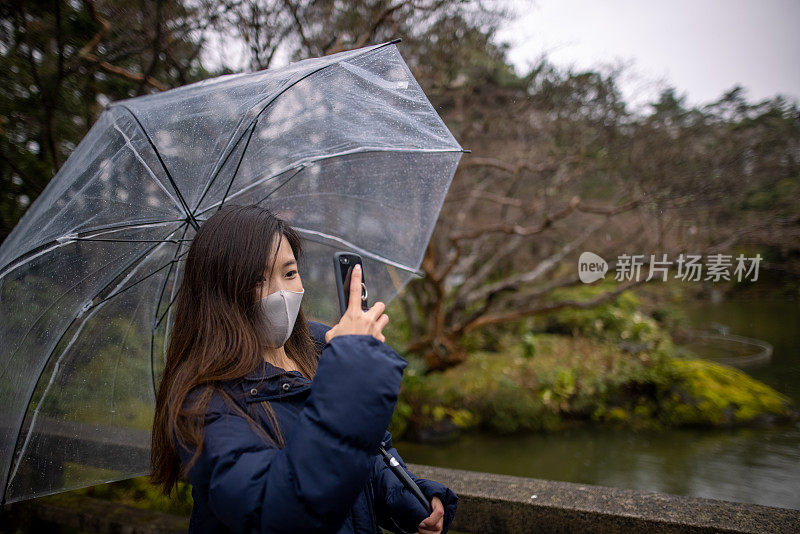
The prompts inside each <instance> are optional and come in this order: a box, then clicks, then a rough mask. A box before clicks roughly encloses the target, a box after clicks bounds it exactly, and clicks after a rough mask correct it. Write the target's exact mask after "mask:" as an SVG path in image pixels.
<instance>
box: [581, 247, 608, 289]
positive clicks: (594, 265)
mask: <svg viewBox="0 0 800 534" xmlns="http://www.w3.org/2000/svg"><path fill="white" fill-rule="evenodd" d="M607 272H608V263H606V260H604V259H603V258H601V257H600V256H598V255H597V254H595V253H594V252H583V253H582V254H581V256H580V258H578V278H580V279H581V282H583V283H584V284H591V283H592V282H594V281H596V280H600V279H601V278H604V277H605V274H606V273H607Z"/></svg>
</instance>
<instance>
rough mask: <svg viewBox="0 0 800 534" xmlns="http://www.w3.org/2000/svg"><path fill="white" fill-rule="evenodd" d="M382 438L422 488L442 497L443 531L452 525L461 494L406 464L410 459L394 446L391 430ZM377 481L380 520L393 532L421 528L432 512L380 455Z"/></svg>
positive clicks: (375, 467) (428, 494) (375, 473)
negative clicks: (429, 478)
mask: <svg viewBox="0 0 800 534" xmlns="http://www.w3.org/2000/svg"><path fill="white" fill-rule="evenodd" d="M382 442H383V443H384V445H383V447H384V448H385V449H386V451H387V452H388V453H389V454H391V455H392V456H394V457H395V458H396V459H397V461H398V462H399V463H400V465H401V466H403V469H405V470H406V472H407V473H408V474H409V475H410V476H411V478H412V480H414V482H416V483H417V486H419V489H420V490H421V491H422V493H423V494H424V495H425V497H427V498H428V501H431V500H432V499H433V497H439V499H440V500H441V501H442V505H443V506H444V518H443V521H442V534H444V533H446V532H447V531H448V530H449V529H450V524H451V523H452V522H453V518H454V517H455V515H456V508H457V507H458V496H457V495H456V494H455V493H454V492H453V491H452V490H451V489H450V488H448V487H447V486H445V485H444V484H440V483H439V482H435V481H433V480H428V479H425V478H417V477H416V476H415V475H414V474H413V473H412V472H411V471H409V470H408V468H407V467H406V463H405V462H404V461H403V459H402V458H401V457H400V454H399V453H398V452H397V449H395V448H394V447H392V435H391V433H389V431H388V430H387V431H386V432H385V433H384V437H383V440H382ZM373 484H374V487H375V490H376V498H375V501H376V502H375V512H376V514H377V516H378V524H379V525H380V526H381V527H383V528H386V529H388V530H390V531H392V532H399V533H401V534H402V533H404V532H417V528H418V526H419V524H420V522H421V521H422V520H423V519H425V518H426V517H428V512H427V511H426V510H425V508H423V507H422V504H420V502H419V501H418V500H417V498H416V497H415V496H414V494H413V493H411V492H410V491H408V490H407V489H406V487H405V486H404V485H403V483H402V482H400V480H399V479H398V478H397V476H396V475H395V474H394V473H393V472H392V470H391V469H390V468H389V466H387V465H386V463H385V462H384V460H383V457H382V456H380V455H378V456H377V457H376V458H375V460H374V464H373Z"/></svg>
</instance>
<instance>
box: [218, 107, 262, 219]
mask: <svg viewBox="0 0 800 534" xmlns="http://www.w3.org/2000/svg"><path fill="white" fill-rule="evenodd" d="M257 121H258V119H256V120H255V121H253V124H252V126H251V127H250V134H249V135H248V136H247V141H245V143H244V148H242V155H241V156H239V161H238V162H237V163H236V169H234V171H233V172H232V173H231V180H230V181H229V182H228V187H227V188H226V189H225V194H223V195H222V202H220V204H219V208H217V211H219V210H221V209H222V206H223V205H224V204H225V197H227V196H228V193H230V191H231V186H232V185H233V181H234V180H235V179H236V174H237V173H238V172H239V167H241V166H242V160H244V154H245V152H247V147H248V146H250V140H251V139H252V138H253V132H255V131H256V123H257ZM237 144H238V143H237Z"/></svg>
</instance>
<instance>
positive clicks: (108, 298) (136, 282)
mask: <svg viewBox="0 0 800 534" xmlns="http://www.w3.org/2000/svg"><path fill="white" fill-rule="evenodd" d="M177 261H178V260H170V261H169V262H167V263H165V264H164V265H162V266H161V267H159V268H158V269H156V270H155V271H152V272H150V273H149V274H148V275H147V276H144V277H142V278H140V279H139V280H137V281H135V282H134V283H132V284H131V285H129V286H127V287H123V288H122V289H120V290H119V291H117V292H116V293H111V294H109V295H108V296H107V297H105V298H104V299H103V300H101V301H99V302H97V303H96V304H92V305H91V306H90V308H94V307H96V306H99V305H100V304H102V303H104V302H106V301H107V300H111V299H112V298H114V297H116V296H117V295H120V294H122V293H124V292H125V291H127V290H129V289H131V288H132V287H134V286H136V285H138V284H140V283H141V282H144V281H145V280H147V279H148V278H150V277H151V276H153V275H155V274H157V273H158V272H159V271H161V270H163V269H164V268H165V267H167V266H169V265H172V264H173V263H176V262H177Z"/></svg>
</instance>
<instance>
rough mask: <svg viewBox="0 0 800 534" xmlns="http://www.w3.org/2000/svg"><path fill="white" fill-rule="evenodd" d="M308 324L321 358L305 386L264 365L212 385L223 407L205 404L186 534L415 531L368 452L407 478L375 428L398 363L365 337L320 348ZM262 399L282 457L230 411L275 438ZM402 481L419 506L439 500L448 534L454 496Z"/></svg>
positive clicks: (392, 396)
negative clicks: (416, 490) (423, 500)
mask: <svg viewBox="0 0 800 534" xmlns="http://www.w3.org/2000/svg"><path fill="white" fill-rule="evenodd" d="M308 324H309V329H310V330H311V333H312V337H313V338H314V341H315V343H316V344H317V347H318V348H320V349H321V356H320V360H319V364H318V367H317V372H316V375H315V376H314V378H313V380H309V379H307V378H305V377H303V376H302V375H301V374H300V373H299V372H298V371H285V370H284V369H281V368H279V367H276V366H274V365H271V364H270V363H268V362H264V364H263V367H262V368H261V369H259V370H257V371H256V372H253V373H250V374H248V375H246V376H245V377H243V378H241V379H238V380H233V381H228V382H224V383H222V384H220V385H221V386H222V390H223V391H224V393H225V394H226V395H227V396H228V398H229V400H228V401H226V399H225V398H224V397H223V396H222V395H220V394H218V393H215V394H214V396H213V397H212V399H211V401H210V403H209V406H208V410H207V412H206V418H205V428H204V437H203V448H202V452H201V455H200V457H199V459H198V460H197V462H196V463H195V465H194V466H193V467H192V469H191V470H190V472H189V473H188V479H189V482H190V483H191V484H192V496H193V498H194V508H193V509H192V516H191V519H190V523H189V531H190V532H193V533H200V532H203V533H205V532H237V533H240V532H241V533H244V532H247V533H251V532H252V533H254V532H259V533H279V532H281V533H284V532H298V533H304V534H306V533H307V534H313V533H322V532H326V533H335V534H346V533H347V534H351V533H352V534H375V533H380V532H382V530H380V528H379V527H382V528H386V529H388V530H390V531H392V532H403V531H407V532H416V531H417V526H418V525H419V523H420V522H421V521H422V520H423V519H425V518H426V517H427V516H428V513H427V512H426V510H425V509H424V508H423V507H422V505H421V504H420V503H419V501H417V499H416V498H415V497H414V495H413V494H411V492H409V491H408V490H406V489H405V487H404V486H403V485H402V483H401V482H400V481H399V480H398V479H397V477H396V476H395V474H394V473H392V471H391V470H390V469H389V468H388V467H387V466H386V464H385V463H384V461H383V458H382V457H381V456H380V454H379V452H378V447H379V446H380V445H381V444H383V446H384V448H386V450H387V451H389V453H390V454H392V455H393V456H394V457H395V458H397V460H398V461H399V462H400V464H401V465H402V466H403V468H406V465H405V462H403V459H402V458H401V457H400V455H399V454H398V453H397V450H396V449H394V448H393V447H392V436H391V434H390V433H389V432H388V431H387V430H386V428H387V427H388V425H389V422H390V421H391V417H392V412H393V411H394V407H395V403H396V402H397V395H398V393H399V389H400V381H401V379H402V376H403V369H404V368H405V367H406V366H407V365H408V362H407V361H406V360H405V359H403V358H402V357H401V356H400V355H399V354H397V352H395V351H394V350H393V349H392V348H391V347H389V346H388V345H386V344H385V343H382V342H380V341H378V340H377V339H375V338H374V337H372V336H370V335H353V334H350V335H342V336H337V337H334V338H333V339H331V341H330V343H326V342H325V332H326V331H327V330H328V329H329V328H330V327H328V326H326V325H323V324H321V323H316V322H313V321H309V322H308ZM190 400H191V396H190V398H189V399H188V400H187V402H189V401H190ZM264 400H268V401H270V404H271V406H272V409H273V411H274V412H275V416H276V419H277V421H278V425H279V427H280V429H281V431H282V432H283V436H284V439H285V441H286V445H285V447H284V448H283V449H281V448H278V447H277V446H276V445H273V444H271V443H267V442H265V441H264V440H263V439H262V438H261V437H260V436H258V434H257V433H256V432H255V431H254V430H253V428H251V426H249V424H248V422H247V420H246V419H245V418H244V417H243V416H242V415H241V413H239V412H238V411H237V410H236V409H235V408H236V407H239V408H240V409H242V410H245V411H247V410H248V409H249V410H250V411H248V413H250V414H251V415H252V416H253V417H254V418H255V420H256V421H257V422H258V424H259V425H261V427H262V428H264V429H265V430H267V432H268V433H269V434H270V435H271V436H274V434H273V433H272V426H271V424H270V423H269V421H268V420H267V417H266V415H265V413H264V410H263V408H262V407H261V406H260V404H258V403H259V402H260V401H264ZM234 403H235V404H234ZM253 403H255V404H253ZM255 408H257V409H255ZM178 452H179V454H180V457H181V461H182V463H183V465H184V466H185V465H187V464H188V461H189V459H190V458H191V456H192V453H193V452H194V451H193V450H187V449H185V448H183V447H181V446H178ZM406 470H407V468H406ZM409 474H410V475H411V478H413V479H414V480H415V481H416V482H417V484H418V485H419V487H420V489H421V490H422V492H423V493H424V494H425V495H426V497H427V498H428V500H430V499H432V498H433V496H437V497H439V499H441V501H442V504H443V505H444V509H445V515H444V522H443V524H444V529H443V532H447V531H448V529H449V527H450V523H451V522H452V520H453V517H454V515H455V512H456V507H457V502H458V497H457V496H456V494H455V493H453V492H452V491H451V490H450V489H449V488H447V487H446V486H444V485H443V484H440V483H438V482H434V481H432V480H426V479H422V478H417V477H416V476H414V475H413V474H412V473H410V472H409Z"/></svg>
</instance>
